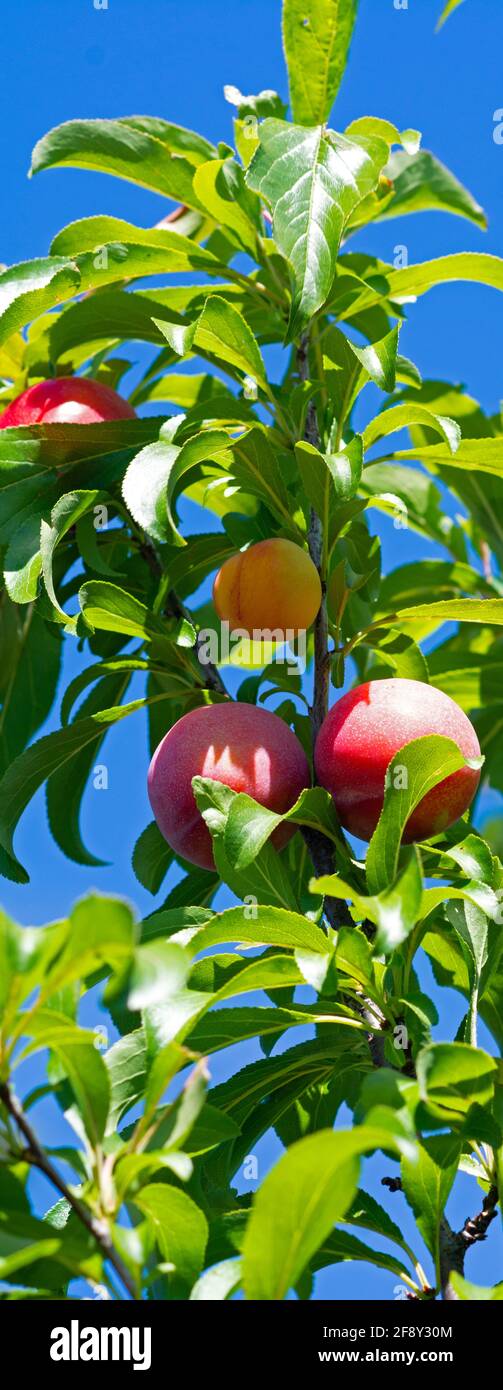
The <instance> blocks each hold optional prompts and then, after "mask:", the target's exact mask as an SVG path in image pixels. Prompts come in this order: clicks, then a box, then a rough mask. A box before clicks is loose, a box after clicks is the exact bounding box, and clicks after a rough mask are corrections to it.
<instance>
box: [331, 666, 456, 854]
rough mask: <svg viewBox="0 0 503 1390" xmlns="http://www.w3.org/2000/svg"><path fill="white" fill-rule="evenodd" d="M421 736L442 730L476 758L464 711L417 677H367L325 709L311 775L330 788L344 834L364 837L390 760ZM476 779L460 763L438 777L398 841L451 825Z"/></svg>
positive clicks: (378, 808)
mask: <svg viewBox="0 0 503 1390" xmlns="http://www.w3.org/2000/svg"><path fill="white" fill-rule="evenodd" d="M424 734H443V735H444V737H445V738H450V739H452V740H453V741H454V743H456V744H457V746H458V748H459V749H460V750H461V752H462V753H463V754H464V756H465V757H467V758H478V757H479V756H480V747H479V742H478V739H477V735H476V733H475V729H474V728H473V725H472V724H471V723H470V720H469V719H468V718H467V715H466V714H464V712H463V710H462V709H460V708H459V705H457V704H455V702H454V700H451V698H450V696H449V695H445V694H444V692H443V691H442V690H437V689H436V688H435V686H433V685H426V684H425V683H424V682H423V681H411V680H396V679H390V680H378V681H368V682H366V684H365V685H359V686H357V687H356V689H354V690H349V691H348V693H347V694H346V695H343V696H342V698H341V699H340V700H338V701H337V704H335V705H334V706H333V708H332V709H331V710H330V712H329V714H328V715H327V718H326V719H325V721H324V723H323V724H322V727H321V729H320V732H319V735H318V738H317V741H316V748H315V759H314V761H315V768H316V776H317V779H318V781H319V782H320V783H321V785H322V786H323V787H326V789H327V791H329V792H331V794H332V796H333V798H334V801H335V805H336V810H337V813H338V816H339V819H340V821H341V824H342V825H343V826H344V827H345V829H346V830H349V831H350V832H351V834H353V835H357V836H358V837H359V839H362V840H370V838H371V836H372V835H373V833H374V830H375V828H376V825H377V822H378V820H379V816H380V814H381V810H382V805H383V798H384V781H385V776H386V769H387V767H388V764H389V762H390V761H391V758H393V757H394V755H395V753H397V752H398V750H399V749H400V748H402V747H403V746H404V744H406V743H410V742H411V741H412V740H413V739H416V738H420V737H421V736H422V735H424ZM479 778H480V771H479V770H478V769H475V768H471V767H463V768H460V770H459V771H458V772H454V773H452V774H451V776H450V777H446V778H445V780H444V781H443V782H439V784H438V786H436V787H434V788H433V789H432V790H431V791H430V792H428V793H427V794H426V796H424V797H423V800H422V801H420V802H419V805H418V806H417V807H416V809H415V811H413V813H412V815H411V817H410V820H409V821H408V824H407V826H406V829H405V834H404V836H403V839H404V842H405V843H408V842H410V841H412V840H422V839H428V838H429V837H430V836H431V835H437V834H439V833H440V832H441V831H442V830H445V829H446V828H447V827H448V826H449V825H453V824H454V822H455V821H457V820H458V819H459V817H460V816H462V815H463V813H464V812H465V811H466V810H467V808H468V806H469V805H470V802H471V801H472V799H473V797H474V795H475V792H476V790H477V786H478V783H479Z"/></svg>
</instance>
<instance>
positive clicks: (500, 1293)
mask: <svg viewBox="0 0 503 1390" xmlns="http://www.w3.org/2000/svg"><path fill="white" fill-rule="evenodd" d="M455 3H456V4H458V5H459V4H460V3H461V0H455ZM446 18H447V16H446ZM450 1282H451V1284H452V1287H453V1289H454V1293H456V1294H457V1296H458V1298H459V1299H461V1301H462V1302H466V1303H482V1302H485V1303H487V1302H493V1303H498V1302H501V1301H502V1300H503V1284H495V1285H494V1287H493V1288H492V1289H491V1288H483V1287H482V1285H481V1284H471V1283H470V1281H469V1279H463V1276H462V1274H457V1273H456V1271H455V1270H453V1271H452V1274H451V1278H450Z"/></svg>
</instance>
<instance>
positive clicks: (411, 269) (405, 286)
mask: <svg viewBox="0 0 503 1390" xmlns="http://www.w3.org/2000/svg"><path fill="white" fill-rule="evenodd" d="M378 273H379V288H377V287H376V286H375V285H372V286H371V285H369V286H368V288H366V289H365V290H363V291H362V292H361V294H360V295H358V296H357V298H356V299H353V300H352V302H351V305H350V307H348V308H344V309H342V311H341V313H340V315H339V318H340V319H347V318H353V316H354V315H355V314H360V313H361V312H362V311H363V309H368V308H370V307H371V306H372V305H373V304H377V303H379V301H380V300H381V299H382V298H383V297H385V298H389V299H393V300H398V301H400V300H402V299H404V298H405V299H408V298H410V296H411V295H421V294H426V292H427V290H431V289H433V288H434V286H435V285H443V284H449V283H450V282H451V281H453V280H472V281H475V283H477V284H479V285H489V286H491V287H492V288H493V289H495V290H503V260H501V259H500V257H499V256H488V255H486V254H485V253H484V252H480V251H459V252H456V253H455V254H454V255H452V256H439V257H437V259H436V260H433V261H423V262H422V263H421V264H419V265H409V266H404V267H403V268H401V269H399V270H392V269H391V268H390V267H389V266H385V265H383V266H382V267H381V266H379V272H378Z"/></svg>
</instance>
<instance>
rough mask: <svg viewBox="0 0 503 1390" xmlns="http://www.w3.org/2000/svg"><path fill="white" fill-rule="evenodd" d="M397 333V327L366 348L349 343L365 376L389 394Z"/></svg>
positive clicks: (392, 383) (396, 350)
mask: <svg viewBox="0 0 503 1390" xmlns="http://www.w3.org/2000/svg"><path fill="white" fill-rule="evenodd" d="M399 331H400V330H399V328H398V327H397V328H392V329H391V332H390V333H386V335H385V337H384V338H380V339H379V340H378V342H375V343H369V344H368V346H367V347H358V346H357V344H356V343H352V342H349V347H350V348H351V351H352V352H353V353H354V356H355V357H356V358H357V359H358V361H359V362H361V365H362V367H363V368H364V371H365V372H366V373H367V376H368V377H370V380H371V381H374V382H375V384H376V386H379V387H380V389H381V391H386V392H390V391H394V389H395V385H396V373H397V353H398V335H399ZM348 341H349V340H348ZM381 418H382V417H381ZM365 447H368V445H366V446H365Z"/></svg>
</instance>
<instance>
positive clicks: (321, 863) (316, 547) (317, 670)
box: [297, 333, 353, 930]
mask: <svg viewBox="0 0 503 1390" xmlns="http://www.w3.org/2000/svg"><path fill="white" fill-rule="evenodd" d="M297 369H298V373H299V377H300V380H301V381H308V380H309V334H308V333H303V334H302V337H301V339H300V343H299V346H298V348H297ZM304 439H305V440H306V441H307V443H308V444H312V445H314V447H315V448H319V444H320V436H319V430H318V417H317V413H316V406H315V403H314V401H313V400H311V401H309V404H308V407H307V414H306V425H305V430H304ZM307 540H308V546H309V554H310V556H311V559H312V561H313V564H315V565H316V569H317V570H318V574H319V576H320V583H321V594H322V597H321V604H320V609H319V613H318V616H317V618H316V622H315V625H314V689H313V703H312V705H311V709H310V716H311V730H312V745H313V754H314V746H315V743H316V739H317V737H318V734H319V732H320V729H321V726H322V724H323V721H324V719H325V718H326V715H327V714H328V696H329V690H330V657H329V653H328V618H327V596H326V576H325V575H324V574H323V564H322V555H323V530H322V524H321V520H320V518H319V516H318V514H317V512H315V511H314V508H312V509H311V515H310V520H309V532H308V538H307ZM302 833H303V836H304V840H305V843H306V845H307V848H308V850H309V853H310V856H311V859H312V861H313V865H314V869H315V872H316V875H317V877H318V878H322V877H323V876H324V875H325V874H333V873H334V871H335V856H334V850H333V846H332V845H331V843H330V841H329V840H327V838H326V836H325V835H322V834H321V832H319V831H317V830H304V831H303V832H302ZM324 912H325V916H326V917H327V919H328V921H329V922H330V926H331V927H334V928H335V929H336V930H337V928H338V927H340V926H342V924H343V923H345V924H347V925H349V926H352V925H353V919H352V917H351V914H350V912H349V909H348V906H347V903H345V902H344V901H343V900H342V899H340V898H330V897H326V898H325V901H324Z"/></svg>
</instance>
